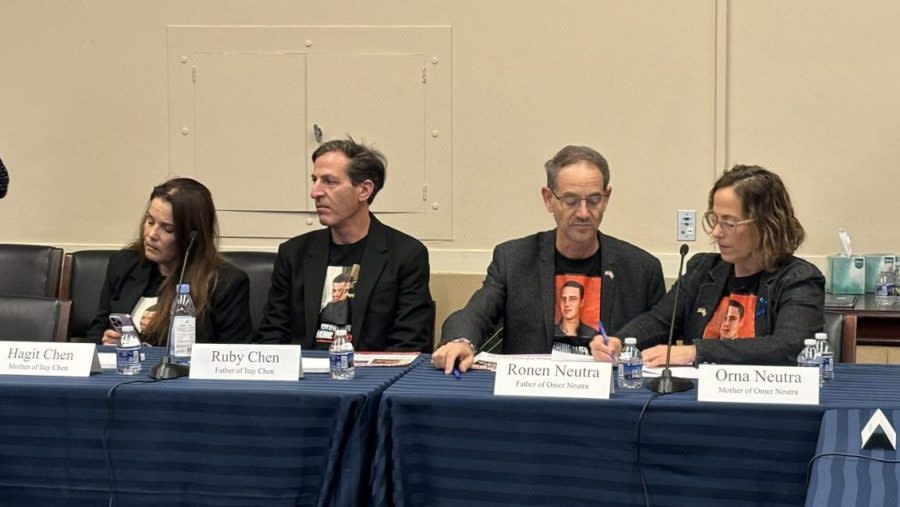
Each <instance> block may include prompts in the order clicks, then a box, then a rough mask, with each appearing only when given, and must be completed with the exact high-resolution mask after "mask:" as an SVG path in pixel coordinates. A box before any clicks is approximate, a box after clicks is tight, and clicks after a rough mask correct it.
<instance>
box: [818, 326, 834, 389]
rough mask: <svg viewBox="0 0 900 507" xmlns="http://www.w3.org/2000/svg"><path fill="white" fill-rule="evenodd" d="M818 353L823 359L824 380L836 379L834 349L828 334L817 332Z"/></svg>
mask: <svg viewBox="0 0 900 507" xmlns="http://www.w3.org/2000/svg"><path fill="white" fill-rule="evenodd" d="M816 353H817V354H818V355H819V358H820V359H821V360H822V380H823V381H825V382H829V381H832V380H834V351H832V350H831V345H829V344H828V335H827V334H825V333H816Z"/></svg>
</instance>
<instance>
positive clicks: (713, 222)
mask: <svg viewBox="0 0 900 507" xmlns="http://www.w3.org/2000/svg"><path fill="white" fill-rule="evenodd" d="M752 221H753V219H752V218H748V219H746V220H739V221H737V222H732V221H730V220H719V217H718V216H716V214H715V213H713V212H712V210H710V211H707V212H706V213H704V214H703V228H704V229H705V230H706V232H707V234H712V232H713V230H714V229H715V228H716V226H717V225H718V226H721V227H722V231H723V232H725V233H726V234H730V233H732V232H734V231H735V230H736V229H737V227H738V226H739V225H744V224H749V223H750V222H752Z"/></svg>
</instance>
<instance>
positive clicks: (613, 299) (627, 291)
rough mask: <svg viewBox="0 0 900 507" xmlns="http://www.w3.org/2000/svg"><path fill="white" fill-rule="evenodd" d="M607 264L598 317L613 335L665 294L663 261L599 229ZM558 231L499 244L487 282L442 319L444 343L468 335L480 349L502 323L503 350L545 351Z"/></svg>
mask: <svg viewBox="0 0 900 507" xmlns="http://www.w3.org/2000/svg"><path fill="white" fill-rule="evenodd" d="M597 234H598V236H599V238H600V256H601V262H602V264H603V266H602V268H601V273H602V274H603V275H602V276H603V284H602V286H601V289H600V290H601V294H600V300H601V308H600V312H601V314H600V319H601V320H602V321H603V325H604V327H606V331H607V332H608V333H610V334H615V333H616V332H617V331H618V330H619V328H621V327H622V326H624V325H625V324H626V323H627V322H628V321H629V320H631V319H632V318H634V317H636V316H637V315H640V314H641V313H643V312H645V311H647V310H649V309H650V308H651V307H652V306H653V305H654V304H656V302H657V301H659V300H660V298H662V296H663V294H664V293H665V282H664V281H663V273H662V266H661V265H660V263H659V260H658V259H657V258H656V257H653V256H652V255H650V254H649V253H647V252H645V251H644V250H641V249H640V248H638V247H636V246H634V245H632V244H630V243H626V242H624V241H622V240H619V239H616V238H614V237H612V236H607V235H605V234H603V233H601V232H598V233H597ZM555 254H556V230H555V229H554V230H551V231H545V232H540V233H537V234H533V235H531V236H526V237H524V238H519V239H514V240H512V241H507V242H505V243H502V244H500V245H498V246H497V247H496V248H495V249H494V258H493V260H492V261H491V265H490V266H488V271H487V277H486V278H485V280H484V284H483V285H482V287H481V288H480V289H478V290H477V291H476V292H475V294H473V295H472V298H471V299H470V300H469V302H468V303H467V304H466V306H465V307H464V308H463V309H461V310H458V311H456V312H454V313H453V314H451V315H450V316H449V317H447V320H446V321H445V322H444V325H443V328H442V336H441V342H442V343H446V342H448V341H450V340H453V339H456V338H460V337H465V338H468V339H469V340H471V342H472V344H473V345H475V347H476V348H478V347H479V346H480V345H481V343H482V342H483V340H484V339H485V338H486V337H487V336H489V335H490V334H491V333H492V332H493V331H495V330H496V329H497V328H498V327H499V325H500V323H501V322H502V323H503V325H504V340H503V353H504V354H546V353H549V352H550V348H551V346H552V344H553V329H554V326H555V323H554V322H553V317H554V302H555V294H554V293H555V290H554V287H555V285H554V278H555V276H556V265H555Z"/></svg>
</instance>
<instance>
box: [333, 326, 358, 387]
mask: <svg viewBox="0 0 900 507" xmlns="http://www.w3.org/2000/svg"><path fill="white" fill-rule="evenodd" d="M328 359H329V360H330V370H331V378H333V379H337V380H350V379H352V378H353V375H354V374H355V373H356V368H355V367H354V366H353V342H351V341H350V340H348V339H347V330H346V329H338V330H337V331H335V332H334V339H333V340H332V341H331V346H330V347H328Z"/></svg>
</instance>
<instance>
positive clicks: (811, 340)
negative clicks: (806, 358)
mask: <svg viewBox="0 0 900 507" xmlns="http://www.w3.org/2000/svg"><path fill="white" fill-rule="evenodd" d="M815 344H816V339H815V338H807V339H805V340H803V345H806V346H807V347H808V346H810V345H815Z"/></svg>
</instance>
